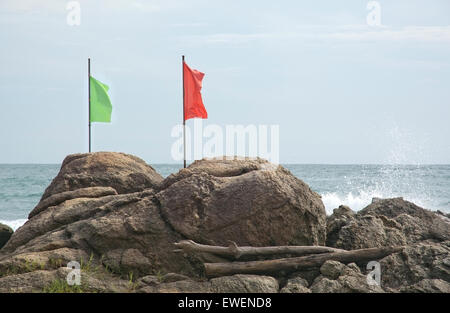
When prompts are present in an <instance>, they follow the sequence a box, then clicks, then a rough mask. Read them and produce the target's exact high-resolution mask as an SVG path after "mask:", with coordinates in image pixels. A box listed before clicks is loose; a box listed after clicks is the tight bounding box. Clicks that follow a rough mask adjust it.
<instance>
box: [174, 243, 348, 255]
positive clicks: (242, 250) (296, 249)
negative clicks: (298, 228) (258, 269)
mask: <svg viewBox="0 0 450 313" xmlns="http://www.w3.org/2000/svg"><path fill="white" fill-rule="evenodd" d="M175 246H176V247H177V248H180V249H182V250H180V251H185V252H206V253H211V254H215V255H220V256H223V257H232V258H234V259H239V258H240V257H242V256H268V255H276V254H293V255H297V256H301V255H308V254H319V253H332V252H345V250H341V249H336V248H330V247H322V246H275V247H238V246H237V244H236V243H235V242H232V241H230V245H229V246H228V247H220V246H209V245H202V244H199V243H196V242H194V241H192V240H182V241H180V242H177V243H175Z"/></svg>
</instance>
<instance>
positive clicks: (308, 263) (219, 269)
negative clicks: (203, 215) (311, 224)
mask: <svg viewBox="0 0 450 313" xmlns="http://www.w3.org/2000/svg"><path fill="white" fill-rule="evenodd" d="M403 248H404V247H384V248H370V249H359V250H352V251H344V252H332V253H323V254H316V255H308V256H303V257H295V258H284V259H275V260H265V261H249V262H231V263H205V274H206V275H207V276H208V277H219V276H227V275H233V274H265V273H274V272H280V271H286V272H289V271H295V270H300V269H304V268H313V267H320V266H321V265H322V264H323V263H325V261H327V260H335V261H339V262H342V263H351V262H365V261H366V262H367V261H372V260H378V259H381V258H383V257H385V256H388V255H390V254H392V253H395V252H399V251H401V250H403Z"/></svg>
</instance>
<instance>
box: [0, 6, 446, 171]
mask: <svg viewBox="0 0 450 313" xmlns="http://www.w3.org/2000/svg"><path fill="white" fill-rule="evenodd" d="M68 2H69V1H63V0H46V1H43V0H42V1H38V0H1V1H0V42H1V44H0V163H59V162H61V161H62V159H63V158H64V157H65V156H66V155H67V154H70V153H77V152H86V151H87V148H88V146H87V134H88V128H87V125H88V120H87V116H88V114H87V113H88V109H87V58H88V57H91V58H92V74H93V76H95V77H96V78H97V79H99V80H100V81H102V82H104V83H106V84H108V85H109V86H110V88H111V89H110V95H111V99H112V102H113V123H111V124H95V125H94V126H93V150H95V151H100V150H102V151H104V150H106V151H122V152H127V153H132V154H135V155H137V156H140V157H142V158H143V159H145V160H146V161H147V162H149V163H167V162H174V161H173V160H172V158H171V153H170V152H171V146H172V144H173V143H174V141H175V138H172V137H171V130H172V128H173V126H174V125H176V124H177V123H180V121H181V119H182V112H181V109H182V106H181V101H182V93H181V72H180V71H181V64H180V58H181V55H182V54H185V55H186V57H187V62H188V64H189V65H190V66H191V67H193V68H197V69H199V70H201V71H203V72H205V73H206V77H205V79H204V85H203V97H204V102H205V105H206V109H207V110H208V113H209V119H208V120H206V121H205V122H204V126H206V125H208V124H218V125H221V126H224V125H227V124H242V125H249V124H255V125H259V124H269V125H270V124H277V125H279V127H280V162H282V163H285V162H289V163H450V138H449V137H450V1H448V0H432V1H413V0H403V1H402V0H396V1H391V0H389V1H388V0H380V1H378V2H379V4H380V7H381V23H382V26H381V27H373V26H368V25H367V22H366V17H367V14H368V13H369V12H370V11H369V10H367V7H366V6H367V3H368V1H363V0H352V1H349V0H346V1H335V0H330V1H298V0H295V1H294V0H292V1H273V0H271V1H261V0H254V1H250V0H249V1H245V0H239V1H238V0H226V1H225V0H155V1H151V0H148V1H144V0H103V1H101V0H98V1H95V0H89V1H88V0H84V1H83V0H80V1H79V3H80V5H81V25H80V26H69V25H68V24H67V22H66V19H67V14H68V13H69V11H68V10H66V4H67V3H68ZM188 124H189V125H192V121H188Z"/></svg>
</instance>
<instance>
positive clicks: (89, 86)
mask: <svg viewBox="0 0 450 313" xmlns="http://www.w3.org/2000/svg"><path fill="white" fill-rule="evenodd" d="M88 97H89V101H88V102H89V153H90V152H91V59H90V58H88Z"/></svg>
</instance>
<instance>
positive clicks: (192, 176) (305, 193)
mask: <svg viewBox="0 0 450 313" xmlns="http://www.w3.org/2000/svg"><path fill="white" fill-rule="evenodd" d="M215 175H218V176H215ZM162 185H163V186H168V187H167V188H165V189H164V190H162V191H161V192H159V193H158V194H157V198H158V200H159V203H160V206H161V208H162V214H163V216H164V218H165V220H167V221H168V223H170V225H172V227H173V228H174V229H175V230H176V231H177V232H179V233H180V234H182V235H183V236H185V237H187V238H190V239H192V240H194V241H197V242H201V243H208V244H216V245H228V241H229V240H232V241H235V242H236V243H237V244H238V245H252V246H267V245H323V244H324V243H325V232H326V229H325V228H326V225H325V223H326V221H325V220H326V214H325V209H324V206H323V203H322V201H321V199H320V196H319V195H318V194H316V193H315V192H313V191H312V190H311V189H310V188H309V187H308V186H307V185H306V184H305V183H303V182H302V181H300V180H299V179H297V178H295V177H294V176H293V175H292V174H291V173H290V172H288V171H287V170H285V169H284V168H282V167H281V166H274V165H273V164H270V163H268V162H267V161H263V160H259V159H258V160H252V161H235V162H233V161H223V160H210V161H209V160H208V161H207V160H202V161H196V162H195V163H194V164H193V165H191V166H190V167H188V168H187V169H185V170H182V171H180V172H179V173H178V174H177V175H172V176H169V177H168V178H167V179H166V180H165V181H164V182H163V184H162ZM281 229H282V230H283V231H280V230H281Z"/></svg>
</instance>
